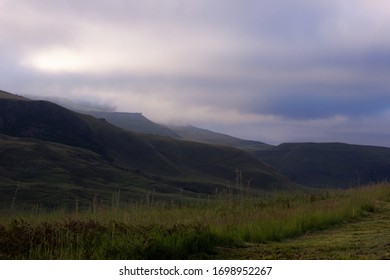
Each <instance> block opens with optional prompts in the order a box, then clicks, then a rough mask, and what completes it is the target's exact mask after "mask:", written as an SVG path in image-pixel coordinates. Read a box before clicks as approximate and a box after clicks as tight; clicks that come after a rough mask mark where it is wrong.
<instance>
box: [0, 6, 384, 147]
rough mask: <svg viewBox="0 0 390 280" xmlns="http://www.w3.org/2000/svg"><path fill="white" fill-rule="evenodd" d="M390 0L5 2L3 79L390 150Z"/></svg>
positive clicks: (43, 92) (263, 132) (247, 133)
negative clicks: (383, 147)
mask: <svg viewBox="0 0 390 280" xmlns="http://www.w3.org/2000/svg"><path fill="white" fill-rule="evenodd" d="M389 30H390V1H386V0H375V1H372V0H283V1H280V0H159V1H155V0H142V1H136V0H126V1H125V0H83V1H79V0H68V1H62V0H18V1H13V0H0V61H1V63H0V89H2V90H6V91H9V92H12V93H16V94H21V95H35V96H40V97H61V98H66V99H69V100H73V101H78V102H92V103H95V104H97V105H99V106H106V107H108V108H115V110H116V111H121V112H142V113H143V114H144V115H145V116H146V117H148V118H149V119H151V120H153V121H155V122H160V123H169V124H192V125H196V126H199V127H202V128H206V129H211V130H214V131H217V132H222V133H227V134H230V135H233V136H236V137H240V138H244V139H252V140H258V141H263V142H266V143H269V144H275V145H277V144H280V143H283V142H346V143H352V144H364V145H379V146H387V147H390V36H389Z"/></svg>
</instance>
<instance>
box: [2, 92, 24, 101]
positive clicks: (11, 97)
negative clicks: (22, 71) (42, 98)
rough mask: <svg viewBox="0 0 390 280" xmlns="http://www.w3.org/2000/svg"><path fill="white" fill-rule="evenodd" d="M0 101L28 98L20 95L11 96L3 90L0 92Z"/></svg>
mask: <svg viewBox="0 0 390 280" xmlns="http://www.w3.org/2000/svg"><path fill="white" fill-rule="evenodd" d="M0 99H13V100H28V98H25V97H23V96H20V95H16V94H12V93H9V92H6V91H3V90H0Z"/></svg>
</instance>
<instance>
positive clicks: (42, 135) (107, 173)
mask: <svg viewBox="0 0 390 280" xmlns="http://www.w3.org/2000/svg"><path fill="white" fill-rule="evenodd" d="M2 95H3V96H5V98H1V99H0V163H1V165H0V202H4V201H5V202H9V201H11V200H12V197H13V196H14V195H15V193H18V198H19V199H21V198H22V199H23V200H24V201H30V202H33V201H36V202H40V203H44V204H50V202H56V203H57V202H58V201H59V200H60V197H67V198H68V201H69V199H70V200H71V201H72V200H73V201H74V199H75V197H81V198H83V199H84V200H86V201H87V200H88V199H89V201H90V200H91V199H92V198H93V197H94V196H99V197H101V198H102V199H107V198H108V199H110V198H111V196H112V194H113V192H114V191H115V190H118V189H119V190H121V195H122V197H123V198H124V199H140V197H143V198H145V197H147V196H149V195H150V194H153V195H155V196H161V197H165V196H170V195H172V194H176V195H178V194H183V195H185V196H187V197H191V196H194V197H197V196H198V195H206V194H215V193H216V191H222V190H224V189H225V190H226V189H227V188H229V189H230V188H231V189H235V190H236V191H238V190H237V188H239V187H244V186H245V187H250V188H251V190H252V191H255V192H256V191H257V190H264V189H275V188H276V189H278V188H284V187H286V186H287V185H289V181H288V179H287V178H286V177H284V176H282V175H280V174H279V173H278V172H277V171H275V170H274V169H273V168H272V167H270V166H269V165H268V164H265V163H263V162H262V161H260V160H257V159H255V158H254V157H252V156H251V155H249V154H248V153H246V152H244V151H242V150H239V149H236V148H233V147H222V146H214V145H207V144H201V143H194V142H186V141H180V140H176V139H173V138H169V137H163V136H156V135H151V134H137V133H133V132H130V131H126V130H123V129H121V128H118V127H116V126H114V125H112V124H110V123H109V122H107V121H106V120H105V119H102V118H100V119H97V118H95V117H93V116H90V115H85V114H80V113H76V112H73V111H70V110H68V109H65V108H63V107H61V106H59V105H57V104H54V103H51V102H47V101H31V100H24V99H20V98H15V97H14V96H12V95H11V96H7V94H2ZM238 172H239V174H240V183H239V184H238V183H237V180H236V178H237V174H238ZM238 185H239V186H238ZM29 198H30V199H29ZM38 198H39V199H38Z"/></svg>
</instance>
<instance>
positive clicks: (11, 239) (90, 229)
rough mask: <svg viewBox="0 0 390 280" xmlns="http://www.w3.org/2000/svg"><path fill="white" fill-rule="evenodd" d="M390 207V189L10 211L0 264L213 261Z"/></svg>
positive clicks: (0, 223) (0, 234) (0, 233)
mask: <svg viewBox="0 0 390 280" xmlns="http://www.w3.org/2000/svg"><path fill="white" fill-rule="evenodd" d="M381 201H382V202H383V201H390V185H389V184H380V185H376V186H368V187H362V188H359V189H351V190H347V191H336V190H333V191H332V190H327V191H322V192H318V193H316V194H306V193H300V194H298V193H296V194H291V193H290V194H286V193H285V194H280V193H279V194H273V195H267V196H265V195H264V196H263V197H242V196H241V197H239V198H238V197H234V196H230V195H222V196H219V197H218V198H216V199H215V200H199V201H198V202H196V203H192V204H186V205H183V204H177V203H173V202H171V203H168V202H161V203H158V202H154V203H153V205H152V204H150V203H147V204H146V203H144V204H140V203H134V204H128V205H121V203H120V202H119V198H118V197H115V202H114V203H112V204H111V205H107V206H103V205H99V206H96V205H94V206H93V207H91V208H90V209H85V210H80V209H78V207H77V208H76V207H75V210H74V211H71V212H69V211H67V210H58V211H54V212H53V211H51V212H46V211H44V210H43V209H39V208H34V210H31V211H16V210H15V209H8V210H7V211H6V212H4V213H3V214H2V216H1V219H0V258H3V259H186V258H210V257H212V254H213V252H214V249H215V248H216V247H217V246H240V245H242V244H244V243H247V242H253V243H262V242H271V241H281V240H283V239H285V238H290V237H294V236H298V235H301V234H305V233H307V232H310V231H317V230H322V229H326V228H329V227H331V226H334V225H336V224H339V223H341V222H344V221H348V220H353V219H358V218H360V217H362V216H365V215H369V214H370V212H374V211H376V210H378V209H379V207H380V203H381Z"/></svg>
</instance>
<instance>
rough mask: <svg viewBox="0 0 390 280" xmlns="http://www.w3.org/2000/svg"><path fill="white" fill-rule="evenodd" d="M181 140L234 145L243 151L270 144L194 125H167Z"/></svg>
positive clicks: (258, 148)
mask: <svg viewBox="0 0 390 280" xmlns="http://www.w3.org/2000/svg"><path fill="white" fill-rule="evenodd" d="M169 128H170V129H171V130H172V131H173V132H175V133H176V134H177V135H179V136H180V137H181V138H182V139H183V140H188V141H194V142H199V143H206V144H215V145H225V146H231V147H236V148H238V149H242V150H244V151H255V150H264V149H269V148H271V147H272V146H271V145H268V144H265V143H263V142H258V141H250V140H243V139H240V138H236V137H232V136H230V135H226V134H222V133H217V132H213V131H210V130H207V129H202V128H198V127H195V126H169Z"/></svg>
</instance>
